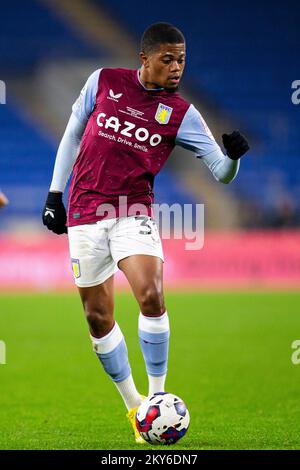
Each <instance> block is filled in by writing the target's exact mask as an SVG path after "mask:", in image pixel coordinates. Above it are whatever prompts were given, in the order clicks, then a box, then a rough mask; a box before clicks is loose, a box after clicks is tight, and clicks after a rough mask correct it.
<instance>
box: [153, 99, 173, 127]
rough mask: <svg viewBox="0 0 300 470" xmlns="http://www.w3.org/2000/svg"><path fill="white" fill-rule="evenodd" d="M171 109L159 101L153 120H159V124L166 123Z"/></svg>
mask: <svg viewBox="0 0 300 470" xmlns="http://www.w3.org/2000/svg"><path fill="white" fill-rule="evenodd" d="M172 111H173V108H170V107H169V106H166V105H165V104H162V103H159V105H158V107H157V110H156V114H155V120H156V121H157V122H159V124H168V122H169V121H170V117H171V114H172Z"/></svg>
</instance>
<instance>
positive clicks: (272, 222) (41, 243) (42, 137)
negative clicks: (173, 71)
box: [0, 0, 300, 449]
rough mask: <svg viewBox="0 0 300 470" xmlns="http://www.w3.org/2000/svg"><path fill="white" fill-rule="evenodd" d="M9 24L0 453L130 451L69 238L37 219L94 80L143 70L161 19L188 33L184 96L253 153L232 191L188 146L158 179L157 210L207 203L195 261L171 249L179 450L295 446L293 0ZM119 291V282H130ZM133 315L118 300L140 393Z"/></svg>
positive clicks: (7, 15) (122, 7) (95, 5)
mask: <svg viewBox="0 0 300 470" xmlns="http://www.w3.org/2000/svg"><path fill="white" fill-rule="evenodd" d="M0 14H1V30H0V38H1V42H0V80H2V81H4V82H5V84H6V104H5V105H4V104H3V105H2V104H1V105H0V187H1V189H2V190H3V192H4V193H5V194H6V195H7V197H8V199H9V201H10V203H9V205H8V206H7V207H5V208H4V209H2V210H1V212H0V291H1V294H0V339H2V340H5V342H6V344H7V357H8V359H7V366H5V367H1V370H0V372H1V375H2V378H3V382H1V383H2V385H1V387H3V388H2V389H1V390H2V391H1V394H0V396H1V419H0V427H1V426H3V432H2V431H1V433H0V436H1V438H0V447H1V448H99V446H100V448H103V449H104V448H108V449H113V448H119V449H121V448H126V446H127V448H130V445H131V444H130V442H131V440H130V436H128V440H127V434H126V432H127V431H126V430H125V428H126V423H125V424H123V418H124V416H123V415H124V410H123V409H122V408H121V404H120V400H119V398H118V396H117V393H116V391H114V392H113V391H112V388H111V384H110V383H109V381H108V379H107V380H106V379H105V378H104V375H103V374H100V371H99V365H98V363H96V360H95V361H92V359H91V352H90V346H89V338H88V335H87V334H86V326H85V324H84V319H83V315H82V312H81V306H80V302H79V298H78V296H77V293H76V292H75V288H74V286H73V279H72V274H71V267H70V262H69V258H68V244H67V237H66V236H61V237H58V236H56V235H54V234H51V233H49V232H48V231H47V230H46V229H45V228H44V227H43V226H42V222H41V211H42V207H43V205H44V201H45V198H46V195H47V192H48V188H49V185H50V180H51V176H52V170H53V165H54V160H55V154H56V150H57V146H58V143H59V141H60V138H61V136H62V134H63V132H64V129H65V125H66V122H67V119H68V117H69V115H70V112H71V105H72V103H73V102H74V101H75V99H76V98H77V96H78V94H79V91H80V89H81V88H82V86H83V84H84V82H85V81H86V79H87V77H88V76H89V75H90V74H91V73H92V72H93V71H94V70H95V69H97V68H99V67H102V66H110V67H114V66H125V67H132V68H137V67H138V66H139V61H138V52H139V38H140V36H141V33H142V32H143V30H144V29H145V28H146V27H147V26H148V25H149V24H151V23H153V22H156V21H168V22H171V23H174V24H175V25H177V26H178V27H179V28H181V29H182V31H183V32H184V34H185V35H186V39H187V51H188V55H187V65H186V71H185V75H184V80H183V85H182V93H183V94H184V95H185V96H186V97H187V98H188V99H189V100H191V101H192V102H193V103H194V104H195V105H196V106H197V107H198V108H199V110H200V111H201V112H202V114H203V116H204V118H205V119H206V121H207V123H208V125H209V127H210V128H211V130H212V132H213V134H214V136H215V137H216V139H217V140H218V142H219V143H220V142H221V134H222V133H223V132H228V131H231V130H233V129H235V128H238V129H240V131H241V132H242V133H244V134H245V135H246V136H247V138H248V139H249V141H250V145H251V151H250V152H249V153H248V154H247V155H246V156H245V157H243V159H242V161H241V169H240V173H239V175H238V177H237V178H236V180H235V181H234V182H233V183H231V184H230V185H222V184H220V183H217V182H216V181H215V180H214V179H213V177H212V175H211V174H210V172H209V171H207V169H206V168H205V167H204V165H202V164H201V162H200V161H199V160H197V159H196V158H195V157H194V156H193V155H192V154H191V153H189V152H186V151H184V150H182V149H176V151H174V153H173V154H172V156H171V157H170V158H169V161H168V162H167V165H166V167H165V168H164V170H163V171H162V173H161V174H160V175H159V176H158V177H157V179H156V183H155V193H156V202H157V203H163V202H165V203H169V204H173V203H174V202H177V203H180V204H181V205H183V204H186V203H191V202H192V203H203V204H204V205H205V241H204V247H203V249H202V250H200V251H186V250H185V249H184V243H185V240H178V239H171V240H165V241H164V250H165V258H166V263H165V285H166V294H167V302H168V305H169V310H170V312H172V315H173V319H172V321H173V325H174V328H173V330H172V332H173V333H172V335H174V336H172V338H173V339H172V341H173V343H172V344H171V346H172V345H173V346H172V347H171V357H170V371H171V372H170V378H169V379H168V380H169V382H168V387H169V389H170V390H172V391H174V392H176V393H178V394H179V395H181V394H182V396H183V397H187V401H188V405H189V406H190V408H191V414H192V419H193V421H192V425H193V426H194V427H193V428H192V431H191V434H190V437H187V439H186V440H185V441H183V442H184V443H183V446H185V445H186V447H183V448H281V447H282V448H299V447H300V444H299V435H300V434H299V433H300V428H299V423H300V416H299V374H298V372H299V367H298V369H297V367H295V366H294V365H292V364H291V361H290V355H291V353H292V350H291V343H292V341H293V340H295V339H296V338H297V336H299V331H300V320H299V309H298V305H299V293H298V292H297V291H298V290H299V287H300V250H299V246H300V231H299V224H300V163H299V157H300V132H299V129H300V105H299V106H297V105H295V104H293V103H292V100H291V96H292V93H293V90H292V82H293V81H294V80H297V79H300V77H299V70H300V45H299V44H300V43H299V14H300V4H299V2H298V1H297V0H287V1H286V2H284V4H282V2H269V1H266V2H260V1H257V0H254V1H253V0H251V1H250V0H244V1H243V2H240V1H238V0H228V1H226V2H224V1H223V0H203V1H201V2H200V1H199V2H196V1H193V0H186V1H185V2H180V3H179V2H167V1H166V2H161V1H159V0H151V1H148V0H144V2H142V3H141V2H140V1H139V0H127V1H126V2H121V1H118V0H73V1H72V2H70V1H67V0H26V1H21V0H10V1H9V2H1V10H0ZM117 287H119V288H120V290H122V289H123V288H126V283H125V281H124V278H123V277H122V275H121V274H120V275H118V276H117ZM174 288H176V289H177V290H178V288H180V292H175V293H174ZM60 289H61V290H67V291H68V290H70V293H67V294H64V293H61V294H59V293H58V292H57V291H58V290H60ZM192 289H193V292H191V290H192ZM236 289H240V290H241V291H240V292H236ZM204 290H208V292H204ZM222 290H223V291H224V290H226V292H225V293H224V292H223V293H220V291H222ZM292 290H293V292H292ZM16 291H21V292H22V293H24V292H25V295H23V294H17V293H16ZM258 291H259V292H258ZM28 292H29V295H28ZM186 292H188V293H187V294H186ZM134 305H135V304H134V301H133V299H132V296H130V295H128V294H127V293H126V292H125V293H124V292H121V293H118V295H117V312H118V311H119V310H120V312H121V313H120V318H119V320H118V321H119V322H120V324H121V325H122V327H123V328H124V333H125V335H126V338H128V346H129V351H130V354H132V355H135V354H136V357H137V360H136V361H134V372H135V374H136V375H135V376H136V377H137V383H138V386H140V384H142V383H143V384H144V383H145V377H144V373H145V372H144V368H143V365H142V359H141V356H138V354H140V353H139V352H138V344H137V338H136V334H134V335H133V334H132V331H133V328H135V329H136V313H137V310H136V306H134ZM123 311H125V312H126V315H123V316H122V314H123ZM75 312H77V313H76V315H75V314H74V313H75ZM183 312H184V315H183V314H182V313H183ZM186 312H188V313H189V324H187V322H186V317H187V315H186ZM199 312H201V314H199ZM117 314H118V315H119V313H117ZM41 319H42V321H41ZM190 324H192V325H193V328H192V329H191V328H190ZM175 345H176V348H175ZM62 357H63V358H64V360H63V361H62V360H61V358H62ZM0 364H1V360H0ZM178 370H180V371H183V370H184V371H185V372H186V375H187V376H188V377H189V381H185V380H184V381H182V380H181V376H180V375H181V374H178ZM41 377H42V380H41ZM142 381H143V382H142ZM87 383H90V385H89V386H86V384H87ZM95 389H97V400H95V393H94V391H95ZM141 389H142V390H145V385H142V386H141ZM2 392H3V393H2ZM108 396H109V400H110V402H109V404H110V405H111V406H112V407H113V409H114V410H115V413H116V415H115V418H114V419H115V420H114V419H113V417H112V416H111V413H110V410H111V408H110V407H108V406H107V397H108ZM33 397H34V398H33ZM101 403H102V404H103V406H102V407H101V410H102V414H101V416H99V419H97V420H95V419H94V417H95V415H96V413H99V404H100V405H101ZM199 403H200V405H199ZM73 404H75V405H74V406H73ZM97 416H98V414H97ZM108 419H109V420H110V427H109V429H108V428H107V426H106V424H105V423H107V420H108ZM91 420H92V423H93V425H92V426H91ZM1 423H2V424H1ZM193 423H194V424H193ZM103 426H104V427H103ZM103 429H105V433H103ZM104 434H105V436H104ZM99 436H102V437H101V439H102V440H100V441H99ZM185 443H186V444H185ZM101 446H102V447H101ZM128 446H129V447H128ZM177 448H178V447H177ZM179 448H180V447H179Z"/></svg>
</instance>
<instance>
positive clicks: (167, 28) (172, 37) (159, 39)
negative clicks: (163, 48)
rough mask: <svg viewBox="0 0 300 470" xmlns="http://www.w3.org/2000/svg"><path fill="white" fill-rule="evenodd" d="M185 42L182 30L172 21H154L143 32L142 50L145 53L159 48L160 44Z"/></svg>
mask: <svg viewBox="0 0 300 470" xmlns="http://www.w3.org/2000/svg"><path fill="white" fill-rule="evenodd" d="M167 43H169V44H185V38H184V35H183V34H182V32H181V31H180V30H179V29H178V28H176V26H173V25H172V24H170V23H154V24H152V25H150V26H149V27H148V28H147V29H146V30H145V31H144V33H143V36H142V39H141V51H142V52H144V53H145V54H149V53H151V52H154V51H155V50H156V49H159V46H160V44H167Z"/></svg>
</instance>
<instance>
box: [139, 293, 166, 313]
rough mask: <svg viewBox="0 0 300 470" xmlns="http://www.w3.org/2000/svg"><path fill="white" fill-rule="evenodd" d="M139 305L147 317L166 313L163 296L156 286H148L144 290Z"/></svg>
mask: <svg viewBox="0 0 300 470" xmlns="http://www.w3.org/2000/svg"><path fill="white" fill-rule="evenodd" d="M139 304H140V309H141V312H142V313H144V314H145V315H157V314H163V313H164V311H165V305H164V298H163V294H162V292H161V290H160V289H158V288H157V287H156V286H148V287H146V288H145V289H144V290H143V292H142V294H141V296H140V299H139Z"/></svg>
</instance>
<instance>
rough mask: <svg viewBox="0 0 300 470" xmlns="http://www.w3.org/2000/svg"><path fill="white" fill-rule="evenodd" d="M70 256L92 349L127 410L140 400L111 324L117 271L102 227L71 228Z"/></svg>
mask: <svg viewBox="0 0 300 470" xmlns="http://www.w3.org/2000/svg"><path fill="white" fill-rule="evenodd" d="M68 236H69V246H70V254H71V259H72V265H73V273H74V277H75V283H76V285H77V287H78V290H79V293H80V297H81V300H82V304H83V308H84V311H85V315H86V318H87V322H88V325H89V330H90V334H91V339H92V343H93V349H94V351H95V353H96V354H97V356H98V358H99V360H100V362H101V364H102V365H103V367H104V370H105V371H106V372H107V374H108V375H109V376H110V378H111V379H112V380H113V382H114V383H115V385H116V387H117V389H118V390H119V392H120V394H121V396H122V398H123V400H124V403H125V405H126V407H127V409H131V408H132V407H134V406H137V405H139V404H140V402H141V397H140V395H139V393H138V392H137V390H136V387H135V385H134V382H133V379H132V375H131V369H130V365H129V361H128V354H127V347H126V344H125V339H124V336H123V334H122V332H121V329H120V327H119V325H118V324H117V322H115V320H114V313H113V312H114V288H113V274H114V272H115V271H116V266H115V262H114V261H113V259H112V257H111V255H110V250H109V245H108V240H107V229H106V227H105V225H104V224H89V225H81V226H78V227H70V228H69V231H68Z"/></svg>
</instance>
